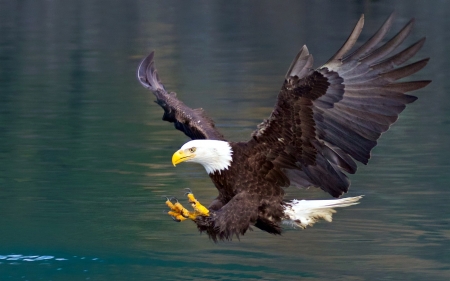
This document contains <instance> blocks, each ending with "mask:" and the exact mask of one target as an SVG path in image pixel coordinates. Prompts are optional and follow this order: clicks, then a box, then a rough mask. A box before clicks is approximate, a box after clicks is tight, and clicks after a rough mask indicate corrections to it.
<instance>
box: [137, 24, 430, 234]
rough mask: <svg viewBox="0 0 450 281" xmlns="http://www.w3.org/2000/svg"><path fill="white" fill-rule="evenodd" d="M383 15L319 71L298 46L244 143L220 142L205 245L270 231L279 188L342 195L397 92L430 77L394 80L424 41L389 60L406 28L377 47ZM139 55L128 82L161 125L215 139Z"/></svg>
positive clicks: (396, 104)
mask: <svg viewBox="0 0 450 281" xmlns="http://www.w3.org/2000/svg"><path fill="white" fill-rule="evenodd" d="M392 21H393V16H392V15H391V16H390V17H389V18H388V20H387V21H386V22H385V23H384V24H383V26H382V27H381V28H380V30H378V31H377V32H376V33H375V35H374V36H373V37H372V38H371V39H369V40H368V41H367V42H366V43H365V44H363V45H362V46H361V47H359V48H358V49H356V50H355V51H353V52H351V53H350V52H349V51H350V49H352V47H353V45H354V44H355V42H356V40H357V38H358V36H359V34H360V32H361V30H362V26H363V22H364V17H361V19H360V20H359V21H358V23H357V25H356V26H355V28H354V30H353V32H352V34H351V35H350V37H349V38H348V40H347V41H346V43H345V44H344V45H343V46H342V48H341V49H340V50H339V51H338V52H337V53H336V54H335V55H334V56H333V57H332V58H331V59H330V60H329V61H328V62H327V63H326V64H325V65H323V66H322V67H320V68H318V69H315V70H313V69H312V65H313V59H312V56H311V55H310V54H309V52H308V49H307V48H306V46H304V47H303V48H302V49H301V51H300V52H299V54H298V55H297V57H296V58H295V60H294V62H293V63H292V65H291V67H290V68H289V70H288V73H287V74H286V78H285V81H284V84H283V86H282V88H281V91H280V93H279V94H278V99H277V103H276V105H275V108H274V110H273V112H272V114H271V116H270V117H269V118H268V119H267V120H265V121H264V122H263V123H261V124H260V125H259V126H258V129H257V130H256V131H255V132H254V133H253V134H252V138H251V139H250V140H249V141H248V142H240V143H230V144H231V147H232V150H233V161H232V163H231V166H230V167H229V168H228V169H225V170H222V171H216V172H214V173H212V174H210V177H211V179H212V181H213V183H214V184H215V186H216V188H217V190H218V191H219V196H218V197H217V199H216V200H214V201H213V202H212V203H211V205H210V206H209V209H210V211H211V215H210V216H209V217H199V218H198V219H197V220H196V223H197V225H198V228H199V230H200V231H205V232H207V233H208V234H209V236H210V237H211V238H212V239H214V240H217V239H231V238H232V237H233V236H234V235H236V236H239V235H241V234H244V233H245V232H246V230H247V229H248V228H249V227H250V226H252V225H254V226H256V227H258V228H260V229H263V230H265V231H267V232H270V233H274V234H279V233H280V232H281V227H280V222H281V220H282V219H283V216H284V213H283V204H284V203H283V196H284V190H283V188H284V187H288V186H296V187H303V188H304V187H309V186H316V187H320V188H321V189H323V190H324V191H326V192H328V193H329V194H331V195H332V196H333V197H339V196H341V195H342V194H343V193H345V192H347V191H348V187H349V185H350V182H349V180H348V178H347V175H346V174H345V173H350V174H353V173H355V172H356V168H357V166H356V163H355V161H354V160H356V161H359V162H361V163H364V164H366V163H367V162H368V159H369V158H370V151H371V150H372V148H373V147H374V146H375V145H376V144H377V139H378V138H379V137H380V135H381V133H383V132H385V131H387V130H388V129H389V126H390V125H391V124H392V123H394V122H395V121H396V120H397V118H398V114H399V113H401V112H402V111H403V109H404V108H405V105H406V104H408V103H411V102H413V101H415V100H416V97H414V96H410V95H406V94H405V92H409V91H413V90H417V89H420V88H422V87H425V86H426V85H427V84H428V83H430V81H413V82H400V83H398V82H395V81H396V80H398V79H400V78H403V77H406V76H409V75H411V74H413V73H415V72H417V71H418V70H420V69H422V68H423V67H424V66H425V65H426V63H427V62H428V59H424V60H421V61H418V62H416V63H412V64H409V65H406V66H403V67H399V68H396V67H397V66H398V65H401V64H403V63H404V62H406V61H407V60H409V59H410V58H411V57H412V56H414V55H415V54H416V53H417V51H418V50H419V49H420V48H421V47H422V45H423V43H424V41H425V39H424V38H423V39H421V40H419V41H418V42H417V43H415V44H413V45H411V46H410V47H408V48H406V49H404V50H402V51H400V52H398V53H396V54H394V55H392V52H394V51H395V50H396V48H397V47H398V46H399V45H400V44H401V43H402V42H403V40H404V39H405V38H406V37H407V36H408V34H409V33H410V31H411V28H412V25H413V22H414V21H413V20H411V21H410V22H409V23H408V24H407V25H406V26H405V27H404V28H403V29H402V30H401V31H400V32H399V33H398V34H397V35H395V36H394V37H393V38H392V39H391V40H390V41H388V42H387V43H385V44H381V46H378V45H379V43H380V42H381V41H382V40H383V39H384V37H385V35H386V33H387V31H388V30H389V28H390V26H391V24H392ZM153 55H154V54H153V52H152V53H151V54H150V55H149V56H148V57H147V58H145V59H144V60H143V61H142V63H141V65H140V67H139V69H138V78H139V80H140V82H141V83H142V85H144V86H145V87H146V88H149V89H150V90H152V91H153V92H154V94H155V96H156V98H157V101H156V102H157V103H158V104H159V105H160V106H161V107H162V108H163V109H164V116H163V120H166V121H169V122H173V123H174V124H175V127H176V128H177V129H179V130H181V131H183V132H184V133H185V134H186V135H187V136H189V137H191V138H192V139H212V140H225V139H224V137H223V135H222V134H221V133H220V132H218V130H217V129H216V128H215V126H214V123H213V121H212V120H211V119H209V118H208V117H206V115H205V114H204V112H203V110H202V109H191V108H189V107H187V106H186V105H185V104H183V103H182V102H181V101H179V100H178V99H177V98H176V95H175V94H174V93H167V92H166V90H165V89H164V86H163V85H162V84H161V82H160V80H159V78H158V76H157V72H156V70H155V68H154V65H153Z"/></svg>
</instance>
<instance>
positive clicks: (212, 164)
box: [172, 140, 233, 174]
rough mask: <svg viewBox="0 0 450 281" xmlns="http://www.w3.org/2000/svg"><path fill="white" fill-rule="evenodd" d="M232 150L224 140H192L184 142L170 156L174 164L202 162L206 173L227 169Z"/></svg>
mask: <svg viewBox="0 0 450 281" xmlns="http://www.w3.org/2000/svg"><path fill="white" fill-rule="evenodd" d="M232 155H233V150H232V149H231V146H230V144H229V143H228V142H226V141H219V140H192V141H189V142H187V143H185V144H184V145H183V146H182V147H181V148H180V149H179V150H178V151H177V152H175V153H174V154H173V156H172V164H173V165H174V166H175V165H176V164H179V163H181V162H195V163H199V164H202V165H203V167H205V169H206V172H207V173H208V174H212V173H214V172H216V171H219V173H220V172H221V171H222V170H226V169H228V167H229V166H230V165H231V161H233V159H232Z"/></svg>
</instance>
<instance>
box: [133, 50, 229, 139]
mask: <svg viewBox="0 0 450 281" xmlns="http://www.w3.org/2000/svg"><path fill="white" fill-rule="evenodd" d="M153 56H154V52H151V53H150V54H149V55H148V56H147V57H146V58H145V59H143V60H142V62H141V63H140V64H139V67H138V70H137V78H138V80H139V82H141V84H142V86H144V87H145V88H147V89H149V90H150V91H152V92H153V94H155V96H156V103H157V104H159V105H160V106H161V107H162V108H163V109H164V115H163V118H162V119H163V120H164V121H168V122H171V123H174V125H175V128H177V129H178V130H180V131H182V132H184V133H185V134H186V135H187V136H188V137H190V138H191V139H213V140H223V139H224V138H223V135H222V134H221V133H220V132H219V131H218V130H217V129H216V127H215V126H214V122H213V121H212V120H211V119H210V118H209V117H208V116H206V114H205V112H204V111H203V109H201V108H196V109H192V108H190V107H188V106H187V105H185V104H184V103H183V102H181V101H180V100H178V99H177V95H176V94H175V93H173V92H170V93H168V92H167V91H166V89H165V88H164V85H163V84H162V83H161V80H159V77H158V72H157V71H156V68H155V66H154V61H153Z"/></svg>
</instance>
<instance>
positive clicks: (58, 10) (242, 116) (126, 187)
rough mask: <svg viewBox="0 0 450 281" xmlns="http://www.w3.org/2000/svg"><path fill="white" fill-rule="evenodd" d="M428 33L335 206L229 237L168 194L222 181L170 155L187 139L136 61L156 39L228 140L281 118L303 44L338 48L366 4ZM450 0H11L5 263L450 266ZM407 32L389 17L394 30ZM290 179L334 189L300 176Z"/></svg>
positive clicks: (262, 270)
mask: <svg viewBox="0 0 450 281" xmlns="http://www.w3.org/2000/svg"><path fill="white" fill-rule="evenodd" d="M394 9H395V10H396V11H397V13H398V17H397V21H396V23H395V26H394V28H395V29H397V30H398V29H399V28H401V27H402V25H403V24H405V23H406V22H407V21H408V20H409V18H410V17H416V19H417V23H416V27H415V29H414V31H413V33H412V35H411V38H409V39H408V40H407V43H413V42H415V41H416V40H418V39H420V38H421V37H422V36H427V43H426V45H425V47H424V48H423V50H421V51H420V53H419V55H418V56H417V59H419V58H423V57H427V56H431V58H432V59H431V61H430V63H429V65H428V66H427V67H426V68H425V69H424V70H423V71H421V72H420V73H418V74H416V75H415V76H414V78H415V79H417V80H420V79H433V83H432V84H430V85H429V86H428V87H427V88H425V89H423V90H420V91H418V92H416V93H415V94H416V95H417V96H418V97H419V100H418V101H417V102H415V103H414V104H412V105H410V106H409V107H408V108H407V109H406V110H405V112H404V113H403V114H402V115H401V117H400V120H399V121H398V122H397V123H396V124H395V125H394V126H393V128H392V129H391V130H390V131H389V132H388V133H386V134H385V135H383V137H382V138H381V141H380V143H379V145H378V146H377V147H376V148H375V149H374V151H373V153H372V159H371V161H370V163H369V165H368V166H361V167H360V168H359V171H358V173H357V174H356V175H353V176H351V179H352V187H351V190H350V192H349V196H355V195H360V194H363V195H365V197H364V199H363V201H362V203H361V204H360V205H358V206H354V207H351V208H346V209H344V210H339V211H338V213H337V214H336V215H335V216H334V222H333V223H325V222H324V223H319V224H316V225H315V226H314V227H313V228H310V229H307V230H302V231H300V230H288V231H286V232H285V234H284V235H283V236H281V237H274V236H271V235H269V234H267V233H264V232H261V231H259V230H255V231H252V232H249V233H247V234H246V235H245V236H244V237H242V239H241V241H233V242H231V243H221V244H214V243H213V242H211V241H209V240H208V238H207V237H206V236H205V235H200V234H198V232H197V230H196V227H195V225H194V224H193V223H190V222H184V223H174V222H173V221H172V220H171V219H170V218H169V217H168V216H167V215H165V214H164V212H165V211H166V207H165V205H164V199H162V198H161V196H162V195H174V196H177V197H179V198H180V200H184V199H183V193H184V192H183V191H184V190H183V189H184V188H186V187H189V188H191V189H192V190H193V191H194V193H195V194H196V196H197V198H198V199H199V200H200V201H201V202H205V203H207V202H208V201H210V200H211V199H212V198H214V197H215V196H216V194H217V192H216V190H215V189H214V188H213V187H212V184H211V182H210V180H209V179H208V177H207V176H206V174H205V172H204V170H203V169H202V168H201V167H198V166H195V165H180V166H177V167H176V168H174V167H172V165H171V162H170V160H171V155H172V153H173V152H174V151H175V150H176V149H178V148H179V147H180V146H181V145H182V144H183V143H184V142H185V141H186V140H187V139H186V137H185V136H184V135H183V134H181V133H180V132H178V131H176V130H174V129H173V127H172V125H170V124H168V123H166V122H163V121H161V120H160V119H161V116H162V110H161V109H160V108H159V107H158V106H157V105H156V104H154V103H153V100H154V98H153V96H152V95H150V93H149V92H148V91H146V90H145V89H143V88H142V87H141V86H140V84H139V83H138V82H137V81H136V79H135V69H136V66H137V64H138V63H139V61H140V59H141V58H142V57H143V56H145V55H147V54H148V52H150V51H151V50H155V51H156V64H157V68H158V70H159V72H160V76H161V79H162V80H163V82H164V84H165V86H166V88H168V89H170V90H172V91H175V92H177V93H178V96H179V98H180V99H182V100H183V101H184V102H185V103H187V104H188V105H190V106H192V107H203V108H204V109H205V110H206V111H207V112H208V113H209V115H210V116H211V117H212V118H213V119H214V120H216V124H217V125H218V127H220V129H221V130H222V131H223V132H224V134H225V135H226V136H227V137H228V138H229V139H230V140H245V139H247V138H248V136H249V135H250V133H251V132H252V131H253V130H254V128H255V126H256V124H258V123H259V122H261V120H262V119H263V118H266V117H267V116H268V115H269V114H270V112H271V108H272V106H273V104H274V102H275V97H276V94H277V92H278V89H279V87H280V85H281V83H282V81H283V76H284V74H285V72H286V70H287V68H288V66H289V64H290V62H291V60H292V59H293V57H294V56H295V54H296V53H297V51H298V50H299V49H300V47H301V46H302V45H303V44H307V45H308V48H309V50H310V52H311V53H312V54H313V55H314V58H315V61H316V64H315V65H317V66H318V65H319V64H321V63H324V62H325V61H326V60H327V59H328V58H329V57H330V56H331V55H332V54H333V53H334V51H336V50H337V49H338V48H339V47H340V45H341V44H342V43H343V42H344V40H345V39H346V38H347V36H348V34H349V32H350V30H351V29H352V28H353V25H354V23H356V21H357V19H358V18H359V16H360V14H361V13H364V14H365V15H366V26H365V30H364V32H363V35H362V37H361V39H368V38H369V37H370V36H371V35H372V33H373V32H374V31H375V30H376V29H377V27H378V26H379V25H380V24H381V23H382V22H383V20H384V19H385V18H386V17H387V16H388V15H389V14H390V12H391V11H392V10H394ZM449 12H450V5H449V4H448V3H447V2H445V1H442V2H436V3H434V4H433V5H430V4H429V3H428V4H427V3H426V2H425V1H408V0H404V1H389V2H388V1H314V2H313V1H283V2H282V3H275V2H269V1H245V2H244V1H215V2H207V1H198V2H196V3H195V4H194V3H193V2H189V1H183V2H181V1H180V2H175V1H70V2H69V1H36V0H34V1H6V0H0V280H30V281H31V280H299V279H305V280H331V279H332V280H449V279H450V216H449V214H450V207H449V204H448V201H449V199H450V191H449V190H450V173H449V170H450V160H449V159H450V151H449V144H450V111H449V108H450V95H449V94H448V91H447V89H448V88H449V87H450V81H449V79H447V77H446V75H447V72H448V65H449V64H450V56H448V54H449V51H450V35H449V33H448V28H449V27H450V20H449V18H448V17H447V15H448V13H449ZM391 34H392V33H391ZM287 191H288V194H289V196H290V197H295V198H328V196H327V195H326V194H325V193H323V192H321V191H319V190H308V191H299V190H294V189H292V188H290V189H288V190H287Z"/></svg>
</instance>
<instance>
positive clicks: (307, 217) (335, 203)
mask: <svg viewBox="0 0 450 281" xmlns="http://www.w3.org/2000/svg"><path fill="white" fill-rule="evenodd" d="M361 198H362V195H361V196H356V197H348V198H342V199H330V200H295V199H294V200H292V201H291V202H288V203H286V205H285V206H284V214H285V216H286V218H285V219H284V220H283V223H284V224H288V225H290V226H294V227H295V226H298V227H301V228H306V227H307V226H312V225H313V224H314V223H316V222H317V221H318V220H320V219H323V220H326V221H328V222H331V221H332V216H333V214H334V213H336V211H335V210H334V208H341V207H348V206H352V205H356V204H359V202H358V201H359V199H361Z"/></svg>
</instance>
